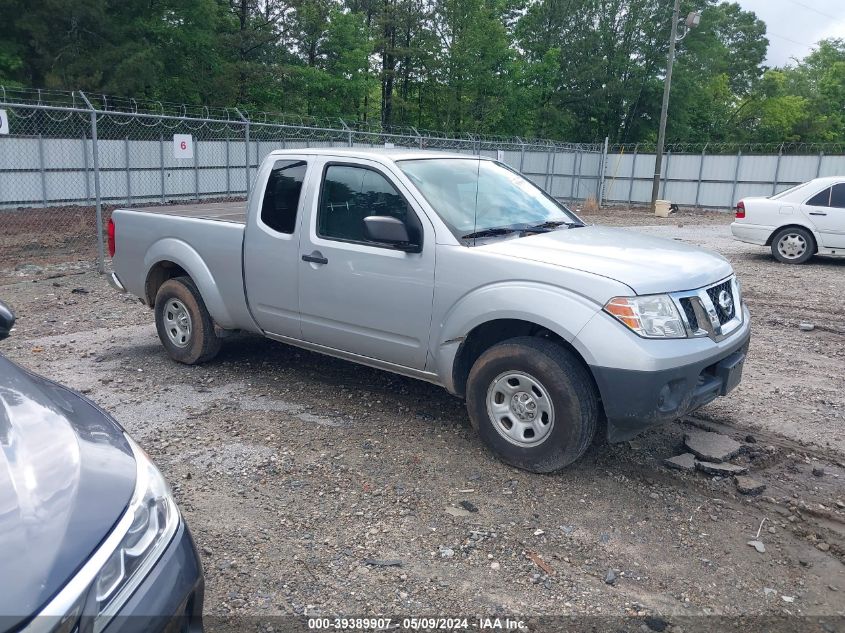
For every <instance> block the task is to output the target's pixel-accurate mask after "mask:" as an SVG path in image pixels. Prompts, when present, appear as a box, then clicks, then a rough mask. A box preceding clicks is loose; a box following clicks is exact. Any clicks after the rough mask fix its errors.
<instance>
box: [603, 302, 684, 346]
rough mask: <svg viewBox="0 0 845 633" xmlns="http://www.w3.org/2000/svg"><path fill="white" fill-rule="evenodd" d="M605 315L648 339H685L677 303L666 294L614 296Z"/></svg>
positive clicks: (605, 308) (607, 306)
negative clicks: (612, 317)
mask: <svg viewBox="0 0 845 633" xmlns="http://www.w3.org/2000/svg"><path fill="white" fill-rule="evenodd" d="M604 310H605V312H607V313H608V314H610V315H611V316H614V317H615V318H616V319H617V320H619V322H620V323H622V324H623V325H626V326H628V327H629V328H630V329H631V330H633V331H634V332H636V333H637V334H639V335H640V336H644V337H646V338H686V336H687V334H686V330H685V329H684V324H683V322H682V321H681V315H680V314H679V313H678V309H677V308H676V307H675V302H674V301H672V299H671V298H670V297H669V296H667V295H648V296H643V297H614V298H613V299H611V300H610V301H608V302H607V304H606V305H605V306H604Z"/></svg>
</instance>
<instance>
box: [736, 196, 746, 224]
mask: <svg viewBox="0 0 845 633" xmlns="http://www.w3.org/2000/svg"><path fill="white" fill-rule="evenodd" d="M744 217H745V203H744V202H743V201H742V200H740V201H739V202H737V203H736V219H737V220H742V219H743V218H744Z"/></svg>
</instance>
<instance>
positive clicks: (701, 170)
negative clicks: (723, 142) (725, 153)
mask: <svg viewBox="0 0 845 633" xmlns="http://www.w3.org/2000/svg"><path fill="white" fill-rule="evenodd" d="M706 151H707V143H705V144H704V147H702V148H701V158H700V159H699V161H698V182H697V183H696V185H695V208H696V209H697V208H698V206H699V205H698V197H699V194H700V193H701V178H702V176H703V175H704V156H705V152H706Z"/></svg>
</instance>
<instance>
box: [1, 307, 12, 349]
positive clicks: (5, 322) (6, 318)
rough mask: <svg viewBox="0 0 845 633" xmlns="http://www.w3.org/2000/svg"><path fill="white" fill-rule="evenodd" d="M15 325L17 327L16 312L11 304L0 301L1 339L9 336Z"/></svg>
mask: <svg viewBox="0 0 845 633" xmlns="http://www.w3.org/2000/svg"><path fill="white" fill-rule="evenodd" d="M13 327H15V313H14V312H12V309H11V308H10V307H9V306H7V305H6V304H5V303H3V302H2V301H0V340H3V339H4V338H6V337H7V336H9V332H11V331H12V328H13Z"/></svg>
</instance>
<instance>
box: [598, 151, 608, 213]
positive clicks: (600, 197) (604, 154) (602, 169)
mask: <svg viewBox="0 0 845 633" xmlns="http://www.w3.org/2000/svg"><path fill="white" fill-rule="evenodd" d="M609 142H610V139H609V138H608V137H606V136H605V137H604V147H603V148H602V150H601V165H600V169H599V183H598V189H599V190H598V192H597V193H598V195H597V196H596V197H597V198H598V203H599V206H601V204H602V202H603V201H604V172H605V170H606V169H607V148H608V144H609Z"/></svg>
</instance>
